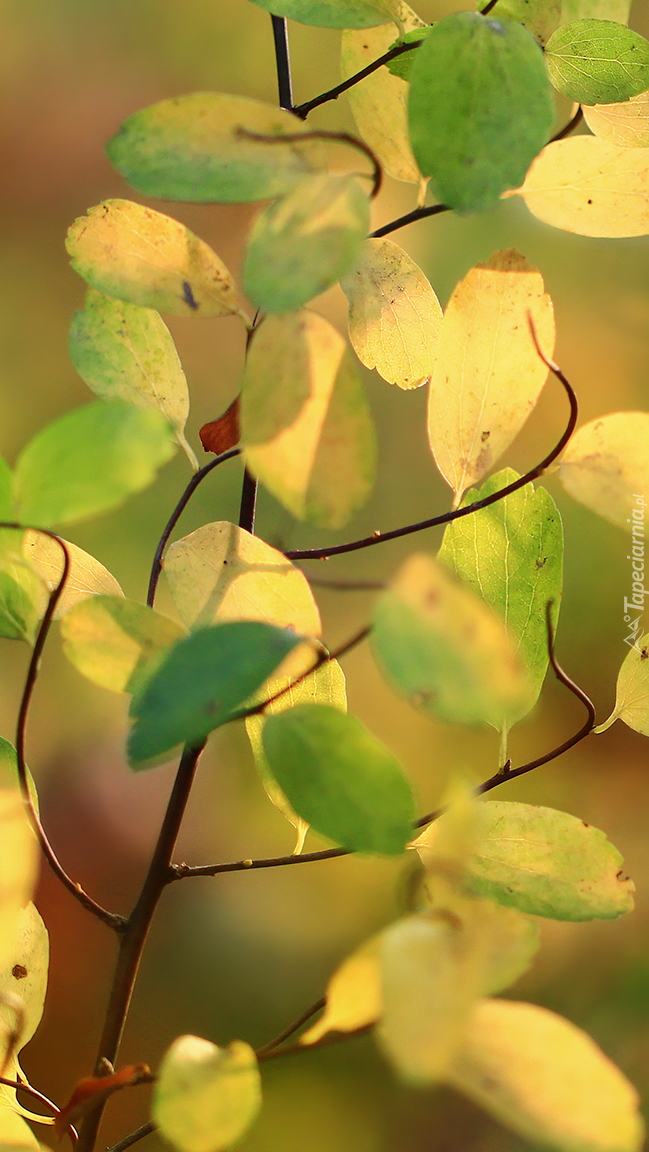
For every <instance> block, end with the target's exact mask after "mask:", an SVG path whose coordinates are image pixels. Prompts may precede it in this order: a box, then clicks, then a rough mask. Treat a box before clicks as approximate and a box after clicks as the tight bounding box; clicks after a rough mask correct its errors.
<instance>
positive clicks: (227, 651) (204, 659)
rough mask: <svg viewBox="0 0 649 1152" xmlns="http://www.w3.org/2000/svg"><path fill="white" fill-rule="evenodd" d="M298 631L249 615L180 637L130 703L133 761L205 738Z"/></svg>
mask: <svg viewBox="0 0 649 1152" xmlns="http://www.w3.org/2000/svg"><path fill="white" fill-rule="evenodd" d="M299 640H300V637H299V636H298V635H297V633H295V632H293V631H289V630H288V629H280V628H274V627H273V626H272V625H270V624H261V623H258V622H256V621H250V620H237V621H229V622H227V623H225V624H217V625H216V626H214V627H208V628H202V629H200V631H198V632H194V633H192V635H191V636H187V637H185V638H183V639H182V640H180V641H179V642H178V643H177V644H176V645H175V647H173V648H172V649H171V650H170V652H169V653H168V654H167V656H166V657H165V658H164V660H163V662H162V664H161V665H160V666H159V667H158V668H157V670H156V671H155V672H154V673H153V676H152V677H151V679H150V680H148V682H147V684H146V686H145V688H144V690H143V692H142V693H141V694H140V695H138V696H136V697H135V698H134V699H133V701H132V703H131V716H132V717H133V718H134V719H135V724H134V726H133V729H132V730H131V734H130V736H129V741H128V752H129V759H130V762H131V764H133V765H134V766H135V767H138V766H144V765H145V763H146V761H150V760H152V759H153V757H157V756H159V755H161V754H162V753H164V752H167V751H171V750H172V749H173V748H175V747H176V746H177V745H178V744H181V743H183V742H190V743H191V742H193V743H195V742H198V741H200V740H203V739H204V738H205V737H206V736H207V735H208V734H209V733H210V732H212V731H213V730H214V729H215V728H218V727H219V725H220V724H223V723H225V721H226V720H227V719H228V718H229V716H230V715H231V714H232V712H234V711H235V709H237V708H239V707H240V706H241V705H242V704H243V703H244V702H245V701H246V700H247V699H248V698H249V697H250V696H252V695H253V693H254V692H256V691H257V690H258V689H259V688H260V687H261V685H262V684H263V683H264V681H265V680H267V679H268V677H269V676H270V675H272V673H273V672H274V671H275V669H276V668H277V667H278V665H279V664H281V662H282V660H283V659H284V658H285V657H286V656H288V654H289V652H291V651H292V650H293V648H295V646H296V644H298V643H299Z"/></svg>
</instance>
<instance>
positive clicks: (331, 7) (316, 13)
mask: <svg viewBox="0 0 649 1152" xmlns="http://www.w3.org/2000/svg"><path fill="white" fill-rule="evenodd" d="M254 3H255V4H258V5H259V7H260V8H265V9H266V11H267V12H272V13H274V15H276V16H288V17H289V19H291V20H297V21H298V23H300V24H317V25H318V26H319V27H320V28H371V27H372V26H373V25H374V24H384V23H385V21H386V20H389V19H390V18H391V17H392V16H393V14H394V13H395V12H396V10H397V9H398V0H254Z"/></svg>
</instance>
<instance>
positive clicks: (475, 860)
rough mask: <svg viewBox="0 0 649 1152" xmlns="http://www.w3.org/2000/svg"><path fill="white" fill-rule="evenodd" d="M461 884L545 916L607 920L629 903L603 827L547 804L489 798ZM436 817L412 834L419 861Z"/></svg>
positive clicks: (430, 848) (629, 886)
mask: <svg viewBox="0 0 649 1152" xmlns="http://www.w3.org/2000/svg"><path fill="white" fill-rule="evenodd" d="M483 812H484V815H483V824H482V829H481V835H480V839H479V841H478V844H477V846H476V848H475V852H474V854H473V856H472V857H471V858H470V859H469V860H468V861H467V863H466V883H467V885H468V887H469V888H470V890H471V891H472V892H474V893H475V894H476V895H478V896H488V897H490V898H491V899H493V900H496V901H498V903H500V904H505V905H509V906H511V907H514V908H518V909H519V911H521V912H527V913H529V914H530V915H533V916H547V917H549V918H550V919H551V920H614V919H615V918H616V917H618V916H621V915H622V914H623V913H624V912H630V911H631V909H632V908H633V892H634V891H635V889H634V885H633V882H632V881H631V880H629V877H628V876H625V874H624V872H623V871H622V864H623V860H622V857H621V855H620V853H619V852H618V850H617V848H614V846H613V845H612V844H611V843H609V841H608V840H607V839H606V836H605V835H604V833H603V832H600V830H599V829H598V828H593V827H592V826H591V825H589V824H585V823H584V821H583V820H579V819H578V818H577V817H576V816H571V815H569V814H568V813H567V812H557V811H556V810H555V809H554V808H541V807H537V806H536V805H533V804H516V803H513V802H509V801H502V800H492V801H487V802H485V803H484V804H483ZM444 819H445V818H444V817H443V816H442V817H441V819H440V820H439V821H438V822H437V823H436V824H432V825H431V826H430V828H427V829H426V831H425V832H424V833H423V834H422V836H420V837H419V839H418V840H417V842H416V845H415V846H416V848H417V851H418V852H419V854H420V856H421V857H422V860H423V861H424V863H426V861H427V860H428V859H429V858H430V857H431V856H433V857H434V855H435V840H436V837H437V836H438V835H439V834H440V833H439V831H438V826H439V828H440V829H441V828H443V824H444Z"/></svg>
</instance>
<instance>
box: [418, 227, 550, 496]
mask: <svg viewBox="0 0 649 1152" xmlns="http://www.w3.org/2000/svg"><path fill="white" fill-rule="evenodd" d="M529 315H531V316H532V319H533V322H534V327H535V330H536V334H537V337H538V340H539V343H540V345H541V347H542V348H543V350H544V352H545V354H546V355H547V356H551V355H552V350H553V347H554V315H553V309H552V301H551V299H550V297H549V296H547V295H546V294H545V293H544V288H543V279H542V277H541V275H540V273H539V272H537V271H536V270H535V269H534V268H532V267H531V265H529V264H528V263H527V261H526V260H525V258H524V257H523V256H521V255H520V253H518V252H516V251H515V250H513V249H511V250H509V251H507V252H497V253H496V254H495V255H494V256H492V257H491V259H490V260H488V261H487V263H486V264H478V265H477V266H476V267H475V268H473V269H471V271H470V272H469V273H468V275H467V276H465V278H464V280H462V281H461V282H460V283H459V284H458V286H457V287H456V289H455V291H454V293H453V295H452V297H451V299H450V301H449V304H448V307H447V309H446V312H445V314H444V319H443V321H442V326H441V330H440V337H439V343H438V349H437V361H436V363H435V368H434V371H433V377H432V380H431V384H430V398H429V405H428V436H429V440H430V446H431V449H432V451H433V455H434V457H435V462H436V464H437V467H438V468H439V470H440V472H441V473H442V476H443V477H444V479H445V480H446V482H447V483H448V484H449V485H450V486H451V488H452V489H453V491H454V492H455V502H454V503H455V505H456V506H457V505H458V504H459V503H460V501H461V499H462V493H463V492H464V491H465V490H466V489H467V488H469V487H471V485H472V484H476V483H477V482H478V481H479V480H481V479H482V477H483V476H484V475H485V474H486V473H487V472H488V471H489V470H490V468H491V467H492V466H493V465H494V464H495V463H496V461H497V460H498V459H499V458H500V456H502V454H503V452H504V451H505V449H506V448H508V447H509V445H510V444H511V442H512V440H513V439H514V437H515V436H516V435H517V434H518V432H520V430H521V428H522V426H523V424H524V423H525V421H526V419H527V417H528V416H529V414H530V412H531V411H532V409H533V407H534V405H535V404H536V401H537V400H538V397H539V393H540V391H541V389H542V387H543V384H544V382H545V379H546V377H547V368H546V366H545V364H544V363H543V361H542V360H541V358H540V356H539V354H538V352H537V351H536V348H535V346H534V341H533V339H532V334H531V332H530V328H529V321H528V316H529Z"/></svg>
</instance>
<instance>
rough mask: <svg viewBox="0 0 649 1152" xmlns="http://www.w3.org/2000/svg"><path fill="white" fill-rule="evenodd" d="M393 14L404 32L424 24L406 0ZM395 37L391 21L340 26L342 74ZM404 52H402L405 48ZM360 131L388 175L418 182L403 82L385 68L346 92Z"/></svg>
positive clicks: (344, 76) (378, 53)
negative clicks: (356, 27) (360, 26)
mask: <svg viewBox="0 0 649 1152" xmlns="http://www.w3.org/2000/svg"><path fill="white" fill-rule="evenodd" d="M397 14H398V16H399V19H400V20H401V22H402V24H403V26H404V28H405V30H406V32H410V31H412V30H414V29H415V28H422V27H426V25H425V24H424V23H423V21H422V20H420V19H419V17H418V16H417V14H416V13H415V12H413V10H412V8H410V7H409V6H408V5H407V4H405V3H399V4H398V5H397ZM393 40H394V24H381V25H379V27H377V28H370V29H362V30H359V31H357V30H353V29H347V30H346V31H345V32H343V37H342V51H341V57H340V67H341V72H342V79H343V80H348V79H349V78H350V77H351V76H355V75H356V73H357V72H360V71H361V70H362V69H363V68H366V67H367V65H368V64H371V63H372V62H373V61H374V60H378V58H379V56H383V54H384V53H385V52H387V51H388V49H389V47H390V45H391V44H392V42H393ZM406 55H407V53H406ZM347 98H348V100H349V103H350V106H351V110H352V113H353V116H354V120H355V121H356V127H357V128H358V132H359V135H360V136H362V138H363V140H365V141H366V142H367V143H368V144H369V146H370V148H371V149H372V151H373V152H374V154H375V155H376V156H377V157H378V159H379V160H380V161H381V165H382V167H383V168H384V170H385V171H386V172H387V173H388V175H390V176H392V177H394V179H395V180H406V181H408V182H409V183H411V184H418V183H419V182H420V180H421V178H422V177H421V173H420V171H419V169H418V167H417V162H416V160H415V158H414V156H413V154H412V148H411V147H410V137H409V134H408V109H407V101H408V87H407V85H406V84H404V82H403V80H400V79H399V78H398V76H392V75H390V73H389V72H388V69H387V68H385V67H383V68H378V69H377V70H376V72H372V73H371V74H370V75H369V76H366V77H365V79H364V80H361V81H360V83H359V84H355V85H354V87H353V88H350V89H349V91H348V92H347Z"/></svg>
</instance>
